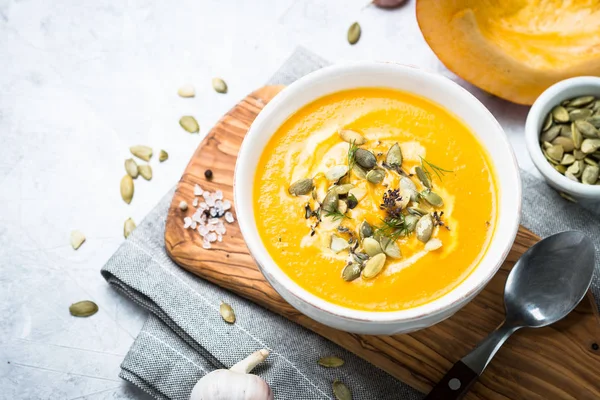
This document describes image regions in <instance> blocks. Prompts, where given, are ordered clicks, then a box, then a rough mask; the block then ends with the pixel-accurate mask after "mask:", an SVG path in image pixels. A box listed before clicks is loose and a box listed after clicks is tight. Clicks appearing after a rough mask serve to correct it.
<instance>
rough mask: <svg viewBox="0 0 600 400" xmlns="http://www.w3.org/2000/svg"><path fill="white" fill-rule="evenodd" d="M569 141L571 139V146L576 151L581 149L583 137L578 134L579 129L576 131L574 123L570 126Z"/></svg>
mask: <svg viewBox="0 0 600 400" xmlns="http://www.w3.org/2000/svg"><path fill="white" fill-rule="evenodd" d="M571 139H573V146H575V148H576V149H579V148H581V142H582V141H583V136H582V135H581V132H579V129H577V125H575V123H574V122H573V123H572V124H571ZM563 149H564V148H563ZM550 157H552V155H550Z"/></svg>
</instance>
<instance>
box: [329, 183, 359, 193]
mask: <svg viewBox="0 0 600 400" xmlns="http://www.w3.org/2000/svg"><path fill="white" fill-rule="evenodd" d="M352 188H354V185H353V184H351V183H345V184H343V185H335V186H334V187H333V188H332V189H331V190H335V191H336V193H337V194H348V192H349V191H350V189H352Z"/></svg>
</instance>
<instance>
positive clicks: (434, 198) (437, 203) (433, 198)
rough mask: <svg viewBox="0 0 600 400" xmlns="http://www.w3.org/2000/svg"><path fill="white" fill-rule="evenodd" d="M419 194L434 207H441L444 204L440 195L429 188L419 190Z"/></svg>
mask: <svg viewBox="0 0 600 400" xmlns="http://www.w3.org/2000/svg"><path fill="white" fill-rule="evenodd" d="M420 196H421V198H423V199H424V200H425V201H426V202H428V203H429V204H431V205H432V206H434V207H441V206H443V205H444V200H443V199H442V198H441V197H440V195H439V194H437V193H434V192H432V191H431V190H425V191H423V192H421V194H420Z"/></svg>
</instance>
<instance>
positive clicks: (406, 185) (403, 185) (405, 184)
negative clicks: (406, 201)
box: [400, 176, 419, 201]
mask: <svg viewBox="0 0 600 400" xmlns="http://www.w3.org/2000/svg"><path fill="white" fill-rule="evenodd" d="M400 190H401V191H403V192H405V191H407V192H409V193H410V199H411V200H412V201H417V199H418V197H419V193H418V192H417V186H415V183H414V182H413V181H412V180H411V179H409V178H407V177H405V176H403V177H402V178H400Z"/></svg>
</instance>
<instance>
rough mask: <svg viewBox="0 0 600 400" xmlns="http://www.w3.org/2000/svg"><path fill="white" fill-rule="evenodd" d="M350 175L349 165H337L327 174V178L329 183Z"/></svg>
mask: <svg viewBox="0 0 600 400" xmlns="http://www.w3.org/2000/svg"><path fill="white" fill-rule="evenodd" d="M347 173H348V166H347V165H336V166H335V167H332V168H330V169H329V170H328V171H327V172H325V178H327V180H329V181H337V180H338V179H340V178H341V177H343V176H344V175H346V174H347Z"/></svg>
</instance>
